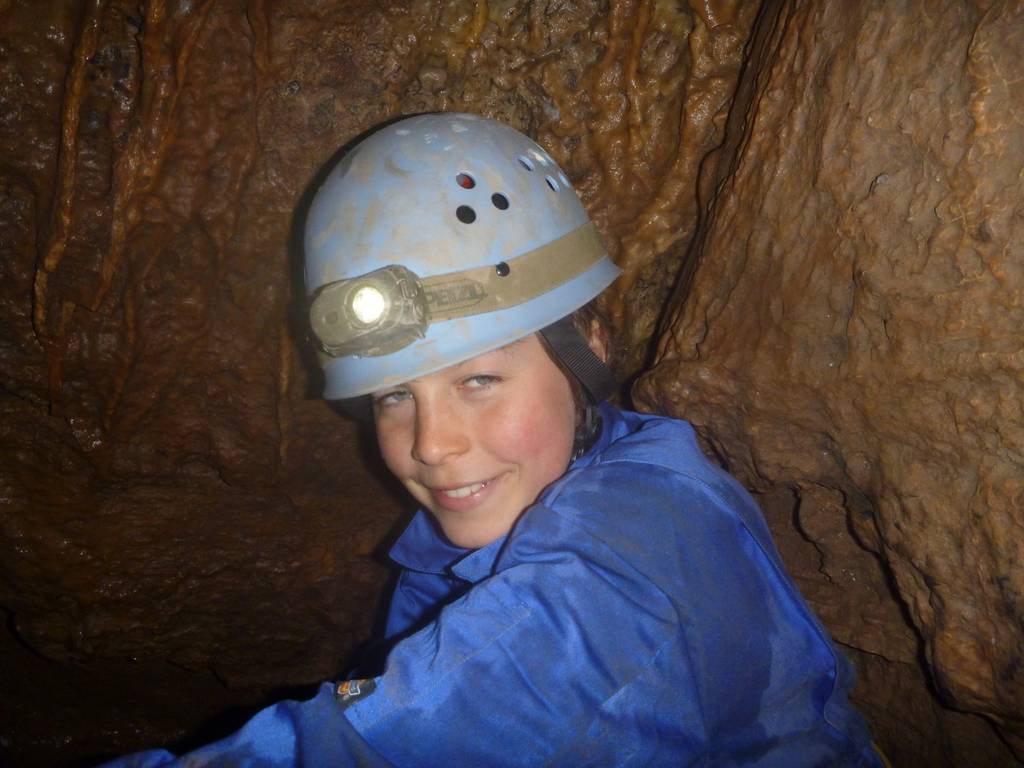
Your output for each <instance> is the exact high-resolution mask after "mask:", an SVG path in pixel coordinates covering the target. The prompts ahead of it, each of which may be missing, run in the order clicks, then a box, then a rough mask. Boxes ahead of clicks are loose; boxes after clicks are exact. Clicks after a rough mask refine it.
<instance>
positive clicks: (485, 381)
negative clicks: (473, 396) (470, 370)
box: [462, 373, 501, 389]
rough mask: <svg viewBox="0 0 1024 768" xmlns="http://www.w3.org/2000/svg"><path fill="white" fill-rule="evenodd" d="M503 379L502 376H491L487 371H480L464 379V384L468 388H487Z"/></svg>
mask: <svg viewBox="0 0 1024 768" xmlns="http://www.w3.org/2000/svg"><path fill="white" fill-rule="evenodd" d="M500 381H501V377H500V376H491V375H490V374H486V373H478V374H476V375H474V376H470V377H469V378H467V379H464V380H463V382H462V385H463V386H464V387H466V388H467V389H487V388H489V387H492V386H494V385H495V384H497V383H499V382H500Z"/></svg>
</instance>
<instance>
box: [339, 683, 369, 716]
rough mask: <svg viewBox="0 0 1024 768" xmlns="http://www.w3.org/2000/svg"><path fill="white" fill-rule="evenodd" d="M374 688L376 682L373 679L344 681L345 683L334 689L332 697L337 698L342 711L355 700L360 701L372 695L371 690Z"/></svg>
mask: <svg viewBox="0 0 1024 768" xmlns="http://www.w3.org/2000/svg"><path fill="white" fill-rule="evenodd" d="M376 687H377V681H376V680H373V679H369V680H346V681H345V682H343V683H339V684H338V687H337V688H335V689H334V695H335V696H336V697H337V698H338V701H339V703H340V704H341V706H342V708H343V709H344V708H345V707H347V706H349V705H350V704H352V703H353V702H355V701H356V700H357V699H361V698H363V697H364V696H366V695H368V694H370V693H373V690H374V689H375V688H376Z"/></svg>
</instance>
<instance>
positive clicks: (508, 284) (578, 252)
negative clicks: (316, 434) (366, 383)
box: [309, 222, 605, 357]
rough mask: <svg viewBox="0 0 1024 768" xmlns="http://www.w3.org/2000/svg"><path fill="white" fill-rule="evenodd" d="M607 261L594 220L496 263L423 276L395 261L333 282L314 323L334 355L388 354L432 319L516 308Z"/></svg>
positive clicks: (313, 312) (320, 298) (318, 297)
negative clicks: (356, 275) (601, 261)
mask: <svg viewBox="0 0 1024 768" xmlns="http://www.w3.org/2000/svg"><path fill="white" fill-rule="evenodd" d="M603 258H605V253H604V248H603V247H602V245H601V238H600V236H599V235H598V234H597V229H596V228H595V227H594V225H593V224H592V223H589V222H588V223H587V224H585V225H583V226H582V227H580V228H579V229H576V230H574V231H572V232H570V233H569V234H567V235H564V236H563V237H561V238H559V239H558V240H555V241H554V242H551V243H547V244H545V245H542V246H540V247H539V248H536V249H534V250H532V251H529V252H527V253H524V254H522V255H520V256H517V257H516V258H514V259H510V260H508V261H502V262H498V263H497V264H495V265H494V266H486V267H477V268H475V269H467V270H463V271H461V272H449V273H447V274H443V275H432V276H430V277H425V278H421V277H419V276H418V275H417V274H416V273H414V272H412V271H411V270H409V269H407V268H406V267H403V266H400V265H397V264H392V265H390V266H387V267H384V268H383V269H378V270H375V271H374V272H369V273H367V274H365V275H361V276H360V277H353V278H349V279H346V280H339V281H337V282H334V283H328V284H327V285H325V286H324V287H323V288H321V289H320V290H319V291H318V292H317V293H316V294H315V296H314V298H313V304H312V306H311V307H310V312H309V315H310V324H311V326H312V329H313V334H314V335H315V336H316V338H317V340H318V341H319V342H320V347H321V349H322V350H323V351H324V352H325V353H326V354H327V355H329V356H330V357H346V356H349V355H355V356H357V357H373V356H376V355H387V354H390V353H392V352H396V351H398V350H399V349H402V348H403V347H406V346H408V345H409V344H412V343H413V342H414V341H416V340H417V339H422V338H423V337H424V336H425V335H426V333H427V328H428V326H429V325H430V323H432V322H438V321H440V320H452V319H455V318H458V317H469V316H471V315H479V314H483V313H485V312H496V311H498V310H501V309H505V308H507V307H514V306H516V305H518V304H522V303H523V302H526V301H530V300H531V299H534V298H536V297H537V296H540V295H542V294H544V293H547V292H548V291H550V290H552V289H554V288H556V287H558V286H559V285H562V284H563V283H566V282H568V281H569V280H571V279H572V278H574V277H576V276H577V275H579V274H581V273H582V272H584V271H586V270H587V269H589V268H590V267H591V266H593V265H594V264H596V263H597V262H598V261H600V260H601V259H603Z"/></svg>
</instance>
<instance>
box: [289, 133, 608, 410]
mask: <svg viewBox="0 0 1024 768" xmlns="http://www.w3.org/2000/svg"><path fill="white" fill-rule="evenodd" d="M305 256H306V290H307V292H308V294H309V297H310V301H311V309H310V322H311V326H312V330H313V334H314V335H315V337H316V339H317V341H318V344H319V348H320V353H321V355H320V358H321V362H322V364H323V367H324V373H325V377H326V387H325V391H324V397H325V398H327V399H347V398H353V397H356V396H358V395H364V394H367V393H369V392H373V391H375V390H378V389H382V388H386V387H389V386H393V385H396V384H401V383H403V382H405V381H409V380H410V379H414V378H417V377H420V376H425V375H427V374H430V373H433V372H435V371H439V370H441V369H443V368H447V367H448V366H451V365H455V364H456V363H460V362H463V361H465V360H468V359H470V358H472V357H476V356H477V355H480V354H483V353H485V352H489V351H491V350H493V349H497V348H498V347H501V346H504V345H505V344H509V343H511V342H513V341H515V340H517V339H521V338H524V337H525V336H528V335H529V334H531V333H534V332H535V331H540V332H541V333H542V334H543V335H544V337H545V339H546V340H547V341H548V344H549V346H550V347H551V348H552V349H553V350H554V352H555V354H557V355H558V356H559V357H560V359H561V360H562V361H563V362H564V363H565V364H566V366H567V367H568V368H569V369H570V370H571V371H573V373H574V375H576V377H577V378H578V379H579V380H580V382H581V384H582V385H583V387H584V389H585V390H586V391H587V393H588V395H589V396H590V399H591V400H592V401H594V402H596V401H600V400H602V399H604V398H605V397H607V396H608V395H609V394H611V391H612V390H613V389H614V386H615V385H614V379H613V378H612V376H611V374H610V372H609V371H608V370H607V368H605V367H604V365H603V364H602V363H601V362H600V361H599V360H598V358H597V357H596V356H595V355H593V353H591V352H590V349H589V347H587V344H586V342H585V341H584V340H583V339H582V337H581V336H580V335H579V334H578V333H576V331H575V329H574V328H573V327H572V324H571V323H570V322H568V320H567V316H569V315H570V314H571V313H572V312H574V311H575V310H576V309H578V308H579V307H582V306H583V305H584V304H586V303H587V302H589V301H590V300H591V299H593V298H594V297H595V296H597V295H598V294H599V293H601V291H602V290H604V289H605V288H606V287H607V286H608V285H609V284H610V283H611V282H612V281H613V280H614V279H615V278H616V276H617V275H618V274H619V269H618V267H616V266H615V265H614V264H613V263H612V262H611V260H609V258H608V256H607V254H606V253H605V251H604V248H603V247H602V245H601V240H600V238H599V236H598V233H597V230H596V228H595V227H594V225H593V223H592V222H591V221H590V219H589V218H588V217H587V214H586V212H585V211H584V210H583V206H582V205H581V204H580V201H579V198H578V197H577V196H576V192H575V190H573V188H572V185H571V184H570V183H569V180H568V179H567V178H566V176H565V174H564V173H562V172H561V170H559V168H558V166H557V165H556V164H555V162H554V161H553V160H552V159H551V157H550V156H549V155H548V154H547V152H545V151H544V150H543V149H541V147H540V146H538V145H537V144H536V143H534V142H533V141H531V140H530V139H529V138H527V137H526V136H524V135H523V134H521V133H519V132H518V131H516V130H514V129H512V128H509V127H508V126H506V125H503V124H502V123H499V122H496V121H494V120H488V119H484V118H480V117H476V116H474V115H466V114H454V113H445V114H430V115H420V116H417V117H410V118H406V119H403V120H399V121H397V122H394V123H391V124H390V125H388V126H386V127H384V128H381V129H380V130H378V131H376V132H375V133H373V134H372V135H371V136H369V137H368V138H366V139H364V140H363V141H361V142H359V143H358V144H357V145H356V146H355V147H353V148H352V149H351V150H350V151H349V152H347V153H346V154H345V155H344V157H343V158H342V159H341V160H340V161H339V162H338V164H337V165H336V166H335V167H334V168H333V169H332V170H331V172H330V174H329V175H328V177H327V179H326V181H324V183H323V185H322V186H321V187H320V189H319V190H318V191H317V193H316V195H315V197H314V198H313V202H312V205H311V207H310V209H309V214H308V217H307V219H306V231H305Z"/></svg>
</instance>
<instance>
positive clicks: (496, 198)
mask: <svg viewBox="0 0 1024 768" xmlns="http://www.w3.org/2000/svg"><path fill="white" fill-rule="evenodd" d="M491 202H492V203H494V207H495V208H497V209H498V210H499V211H507V210H508V198H507V197H505V196H504V195H503V194H501V192H495V193H494V194H493V195H491Z"/></svg>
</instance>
